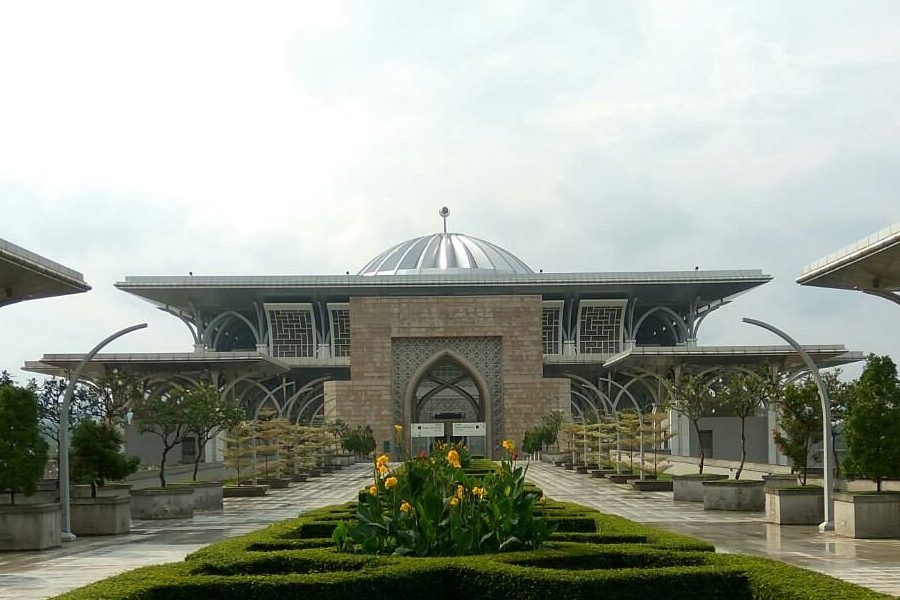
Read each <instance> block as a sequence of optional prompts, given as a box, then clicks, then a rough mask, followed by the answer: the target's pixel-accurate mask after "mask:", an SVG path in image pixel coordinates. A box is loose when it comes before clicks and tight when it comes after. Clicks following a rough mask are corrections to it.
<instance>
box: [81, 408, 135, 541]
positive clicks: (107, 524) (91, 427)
mask: <svg viewBox="0 0 900 600" xmlns="http://www.w3.org/2000/svg"><path fill="white" fill-rule="evenodd" d="M123 442H124V440H123V438H122V435H121V434H120V433H119V432H118V431H117V430H116V429H115V428H114V427H111V426H109V425H107V424H105V423H98V422H96V421H93V420H91V419H83V420H82V421H81V422H80V423H78V425H77V426H76V427H75V429H74V431H73V432H72V450H71V457H72V458H71V465H72V478H73V480H74V481H76V482H79V483H84V484H88V485H89V486H90V494H89V495H82V494H78V493H75V494H72V500H71V511H72V513H71V525H72V533H74V534H76V535H116V534H120V533H128V532H129V531H130V530H131V507H130V504H131V497H130V495H129V494H128V492H127V491H125V493H124V494H123V493H117V492H121V488H118V486H117V489H116V490H115V492H113V493H108V494H98V487H101V488H102V486H104V485H105V484H106V482H107V481H110V480H111V481H121V480H122V479H124V478H125V477H127V476H128V475H131V474H132V473H134V472H135V471H137V468H138V464H139V463H140V459H139V458H138V457H136V456H126V455H124V454H122V453H121V452H119V448H120V447H121V446H122V443H123ZM126 487H127V486H126Z"/></svg>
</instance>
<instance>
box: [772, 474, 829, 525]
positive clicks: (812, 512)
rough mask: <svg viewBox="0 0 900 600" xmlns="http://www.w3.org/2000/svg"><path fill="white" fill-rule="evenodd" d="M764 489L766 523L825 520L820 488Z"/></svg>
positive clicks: (810, 522) (800, 523) (816, 523)
mask: <svg viewBox="0 0 900 600" xmlns="http://www.w3.org/2000/svg"><path fill="white" fill-rule="evenodd" d="M766 485H768V483H767V484H766ZM764 489H765V493H766V522H767V523H775V524H776V525H818V524H819V523H821V522H822V521H824V520H825V498H824V495H823V490H822V488H820V487H818V486H815V487H814V486H804V487H797V486H795V487H773V488H770V487H766V488H764Z"/></svg>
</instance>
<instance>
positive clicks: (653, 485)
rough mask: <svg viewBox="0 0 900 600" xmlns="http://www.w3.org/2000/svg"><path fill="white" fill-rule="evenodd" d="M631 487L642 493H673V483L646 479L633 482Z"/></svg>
mask: <svg viewBox="0 0 900 600" xmlns="http://www.w3.org/2000/svg"><path fill="white" fill-rule="evenodd" d="M631 486H632V487H633V488H634V489H636V490H638V491H641V492H671V491H672V482H671V481H657V480H655V479H645V480H643V481H640V480H638V481H632V482H631Z"/></svg>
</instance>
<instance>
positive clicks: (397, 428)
mask: <svg viewBox="0 0 900 600" xmlns="http://www.w3.org/2000/svg"><path fill="white" fill-rule="evenodd" d="M394 431H396V432H397V433H400V432H401V431H403V425H394Z"/></svg>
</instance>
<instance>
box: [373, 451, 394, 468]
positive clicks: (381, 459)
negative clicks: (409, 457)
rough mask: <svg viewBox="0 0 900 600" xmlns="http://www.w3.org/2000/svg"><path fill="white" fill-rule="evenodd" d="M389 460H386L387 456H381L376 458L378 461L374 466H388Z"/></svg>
mask: <svg viewBox="0 0 900 600" xmlns="http://www.w3.org/2000/svg"><path fill="white" fill-rule="evenodd" d="M390 460H391V459H390V458H388V455H387V454H382V455H381V456H379V457H378V460H376V461H375V464H376V465H378V466H379V467H380V466H382V465H386V464H388V463H389V462H390Z"/></svg>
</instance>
